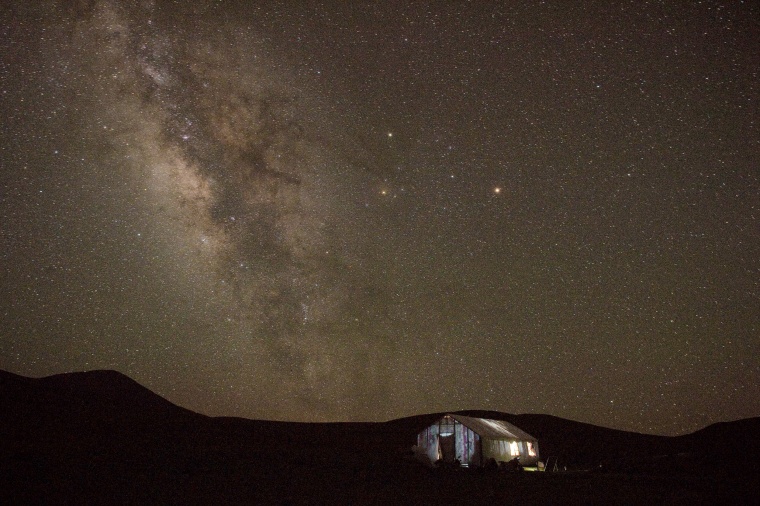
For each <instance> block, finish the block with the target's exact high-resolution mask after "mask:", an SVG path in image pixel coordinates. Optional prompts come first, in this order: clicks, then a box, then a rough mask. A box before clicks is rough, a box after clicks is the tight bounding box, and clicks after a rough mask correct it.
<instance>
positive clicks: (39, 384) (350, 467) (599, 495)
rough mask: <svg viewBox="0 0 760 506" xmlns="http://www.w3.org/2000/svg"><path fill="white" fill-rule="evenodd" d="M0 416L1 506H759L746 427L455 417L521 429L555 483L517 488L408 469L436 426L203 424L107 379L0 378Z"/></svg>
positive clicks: (750, 423) (127, 383) (758, 428)
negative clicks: (735, 504)
mask: <svg viewBox="0 0 760 506" xmlns="http://www.w3.org/2000/svg"><path fill="white" fill-rule="evenodd" d="M0 413H2V417H0V502H2V503H4V504H30V503H38V504H39V503H42V504H54V503H55V504H57V503H112V502H115V503H120V504H132V503H134V504H138V503H139V504H145V503H162V504H193V503H197V504H204V503H208V502H218V501H221V502H225V503H238V502H240V503H243V502H245V503H250V502H257V503H270V504H284V503H289V504H301V503H314V502H317V503H341V504H348V503H377V504H380V503H384V502H388V501H390V502H395V503H402V504H403V503H407V502H409V503H415V502H416V503H418V504H424V503H432V502H437V503H454V502H462V501H465V502H468V503H472V504H492V503H493V502H498V501H496V500H495V499H494V498H496V499H498V498H500V497H502V495H503V496H504V498H508V497H514V494H515V493H517V492H520V491H522V492H520V493H522V494H524V495H525V497H528V498H532V499H533V502H531V500H527V502H526V504H531V503H534V504H543V503H552V502H553V501H554V502H557V501H559V502H563V503H567V504H574V503H575V504H584V503H588V502H597V503H599V502H602V503H605V502H607V500H608V499H609V501H610V502H615V501H613V500H614V499H615V498H618V499H619V498H623V500H622V502H628V503H632V504H650V503H653V502H654V503H657V502H663V501H669V502H671V503H675V504H679V503H683V504H687V503H690V502H691V503H693V502H695V501H696V502H697V503H699V502H702V503H704V500H705V498H707V499H709V500H710V501H711V502H712V501H713V500H714V501H717V502H724V501H737V500H739V501H744V502H746V499H747V498H749V499H755V498H758V497H760V486H758V484H757V476H760V448H759V447H758V445H759V444H760V443H759V442H760V418H750V419H745V420H738V421H733V422H722V423H716V424H713V425H711V426H709V427H705V428H704V429H701V430H699V431H697V432H695V433H693V434H687V435H683V436H677V437H666V436H655V435H647V434H638V433H632V432H625V431H620V430H615V429H609V428H605V427H599V426H594V425H590V424H586V423H582V422H577V421H572V420H565V419H562V418H558V417H555V416H551V415H541V414H524V415H512V414H507V413H501V412H495V411H477V410H475V411H459V412H457V413H460V414H464V415H468V416H475V417H482V418H491V419H500V420H506V421H508V422H510V423H512V424H514V425H516V426H518V427H520V428H522V429H523V430H525V431H526V432H528V433H529V434H531V435H533V436H535V437H536V438H537V439H538V441H539V450H540V453H541V458H542V459H544V460H546V458H547V457H550V456H554V457H556V459H557V460H556V462H557V464H558V469H561V470H563V471H564V470H565V469H567V472H566V473H553V474H552V473H525V474H526V475H530V476H525V477H517V476H507V475H493V476H491V475H487V474H483V473H482V472H481V473H480V474H478V473H477V472H476V471H474V470H469V471H467V470H463V471H460V472H458V473H453V474H452V473H451V472H447V471H445V470H434V469H430V468H427V467H425V466H423V465H421V464H419V463H418V462H416V461H415V460H414V458H413V457H412V452H411V448H412V446H413V445H414V444H416V435H417V433H418V432H419V431H420V430H422V429H423V428H425V427H426V426H427V425H429V424H431V423H433V422H434V421H435V420H437V419H438V418H439V417H440V416H442V415H443V414H445V413H429V414H423V415H416V416H411V417H406V418H401V419H398V420H391V421H388V422H366V423H298V422H275V421H263V420H248V419H244V418H235V417H216V418H214V417H208V416H205V415H202V414H199V413H195V412H193V411H190V410H188V409H185V408H182V407H180V406H177V405H175V404H173V403H171V402H169V401H168V400H166V399H164V398H162V397H160V396H159V395H157V394H155V393H153V392H151V391H150V390H149V389H147V388H145V387H143V386H142V385H140V384H139V383H137V382H135V381H134V380H132V379H131V378H129V377H127V376H125V375H123V374H121V373H118V372H116V371H103V370H99V371H89V372H76V373H67V374H57V375H54V376H49V377H45V378H39V379H34V378H27V377H24V376H19V375H16V374H13V373H9V372H5V371H0ZM515 480H517V481H515ZM367 494H369V495H367ZM620 494H623V495H620ZM560 499H561V500H560ZM420 501H421V502H420Z"/></svg>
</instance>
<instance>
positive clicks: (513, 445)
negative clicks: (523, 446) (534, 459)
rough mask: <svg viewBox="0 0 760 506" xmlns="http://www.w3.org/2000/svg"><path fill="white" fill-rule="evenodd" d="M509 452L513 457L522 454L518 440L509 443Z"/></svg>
mask: <svg viewBox="0 0 760 506" xmlns="http://www.w3.org/2000/svg"><path fill="white" fill-rule="evenodd" d="M509 453H510V455H512V456H513V457H517V456H519V455H520V448H519V447H518V446H517V441H512V442H510V443H509Z"/></svg>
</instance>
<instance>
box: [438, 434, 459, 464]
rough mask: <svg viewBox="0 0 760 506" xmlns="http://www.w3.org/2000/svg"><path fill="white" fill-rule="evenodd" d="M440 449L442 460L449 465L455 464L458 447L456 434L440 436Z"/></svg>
mask: <svg viewBox="0 0 760 506" xmlns="http://www.w3.org/2000/svg"><path fill="white" fill-rule="evenodd" d="M438 439H439V441H438V445H439V446H438V448H440V451H441V460H443V461H444V462H447V463H453V462H454V459H456V445H455V441H454V434H447V435H443V434H441V435H439V436H438Z"/></svg>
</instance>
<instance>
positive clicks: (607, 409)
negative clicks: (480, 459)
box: [0, 0, 760, 433]
mask: <svg viewBox="0 0 760 506" xmlns="http://www.w3.org/2000/svg"><path fill="white" fill-rule="evenodd" d="M27 4H29V5H27ZM679 5H680V4H679ZM679 5H677V4H675V3H669V2H666V3H664V4H663V5H662V6H660V7H653V6H646V5H640V4H639V3H638V2H630V3H629V2H612V3H610V2H599V3H593V2H592V3H588V5H587V6H584V7H582V8H581V7H580V6H566V7H562V6H559V5H553V4H547V3H540V4H539V5H534V4H533V3H532V2H526V3H520V2H514V3H509V4H508V5H499V4H495V5H485V4H478V5H468V6H465V5H455V4H452V5H439V6H430V5H408V6H407V5H404V4H399V5H395V4H394V3H387V4H386V3H382V4H364V3H356V4H355V3H350V4H349V3H345V4H344V3H342V2H341V3H337V4H335V5H312V6H308V7H303V8H298V7H295V6H288V5H286V4H283V5H269V6H259V5H253V4H250V5H249V4H248V3H246V2H240V3H229V4H227V3H225V4H224V5H222V4H218V5H217V4H213V3H198V4H195V3H194V4H190V3H181V4H175V3H173V2H169V1H147V0H146V1H126V2H118V1H110V0H102V1H78V2H55V1H50V2H40V3H36V2H35V3H27V2H21V1H19V2H15V3H13V4H12V5H11V7H9V8H5V9H3V10H2V23H1V24H0V26H2V27H3V28H2V29H3V33H2V34H0V36H1V38H2V41H3V42H2V54H1V56H2V58H1V60H0V61H1V62H2V67H0V92H1V93H2V95H0V96H1V97H2V114H3V128H2V174H0V188H1V189H2V194H1V197H2V200H1V201H0V217H1V218H2V228H1V231H2V236H0V239H2V252H3V254H2V258H1V259H0V260H1V262H2V263H1V264H0V267H1V268H2V269H1V270H0V272H2V274H3V279H2V292H0V293H1V294H2V298H1V299H0V301H1V303H2V306H1V309H2V313H0V317H2V321H1V322H0V324H1V327H2V330H1V331H0V368H3V369H7V370H10V371H12V372H17V373H21V374H27V375H32V376H41V375H46V374H53V373H58V372H66V371H73V370H86V369H96V368H109V369H117V370H119V371H121V372H123V373H126V374H128V375H130V376H132V377H133V378H135V379H136V380H138V381H140V382H141V383H143V384H145V385H146V386H148V387H149V388H151V389H153V390H155V391H156V392H158V393H160V394H161V395H164V396H166V397H167V398H169V399H170V400H172V401H174V402H176V403H178V404H181V405H184V406H186V407H188V408H190V409H195V410H198V411H201V412H204V413H207V414H212V415H237V416H247V417H255V418H272V419H289V420H383V419H389V418H392V417H398V416H402V415H408V414H414V413H420V412H426V411H427V412H430V411H436V410H454V409H465V408H477V409H481V408H482V409H496V410H501V411H506V412H541V413H550V414H554V415H558V416H564V417H568V418H573V419H578V420H583V421H589V422H592V423H597V424H600V425H607V426H614V427H618V428H625V429H631V430H639V431H648V432H658V433H678V432H683V431H686V430H693V429H696V428H699V427H701V426H704V425H706V424H708V423H711V422H713V421H717V420H722V419H727V418H739V417H746V416H755V415H758V414H760V404H758V402H759V401H758V399H760V392H758V385H759V384H760V362H759V361H758V359H757V356H759V355H760V349H758V346H760V337H758V336H759V334H758V332H760V320H759V318H760V311H758V307H760V304H759V303H758V300H759V299H758V293H759V292H760V263H758V262H760V260H758V259H760V236H759V235H758V230H760V227H758V209H759V208H760V201H759V200H758V199H759V198H760V197H759V195H760V183H759V182H758V169H757V160H758V154H759V153H760V149H759V143H760V141H758V138H759V137H758V132H757V105H756V104H757V98H758V95H757V80H756V78H757V72H758V62H757V58H756V57H755V53H756V51H754V46H755V45H756V44H755V41H756V40H757V35H758V33H757V25H756V23H755V24H753V22H752V21H751V20H753V19H757V15H758V12H757V7H756V6H752V5H745V4H736V5H733V4H731V5H724V4H722V3H720V2H704V3H701V4H698V5H697V4H695V5H692V6H689V7H688V8H686V7H683V6H679Z"/></svg>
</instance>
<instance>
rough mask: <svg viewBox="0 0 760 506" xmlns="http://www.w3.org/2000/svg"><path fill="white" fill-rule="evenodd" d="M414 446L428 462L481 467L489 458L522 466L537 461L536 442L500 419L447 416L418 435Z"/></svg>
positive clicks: (534, 463)
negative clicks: (517, 463)
mask: <svg viewBox="0 0 760 506" xmlns="http://www.w3.org/2000/svg"><path fill="white" fill-rule="evenodd" d="M417 446H418V448H419V449H420V450H422V451H424V452H425V453H426V454H427V456H428V458H429V459H430V461H431V462H437V461H439V460H440V461H443V462H449V463H453V462H454V461H455V460H459V462H460V463H461V464H462V465H463V466H482V465H483V464H485V463H486V462H487V461H488V460H489V459H494V460H496V461H497V462H509V461H510V460H512V459H514V458H515V457H520V463H521V464H522V465H525V466H532V465H536V463H537V462H538V440H537V439H536V438H534V437H533V436H531V435H530V434H528V433H527V432H525V431H523V430H521V429H519V428H517V427H515V426H514V425H512V424H511V423H509V422H505V421H503V420H489V419H487V418H473V417H470V416H463V415H446V416H444V417H443V418H440V419H439V420H437V421H436V422H435V423H433V424H432V425H430V426H428V427H427V428H425V429H424V430H423V431H422V432H420V433H419V434H418V435H417Z"/></svg>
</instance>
